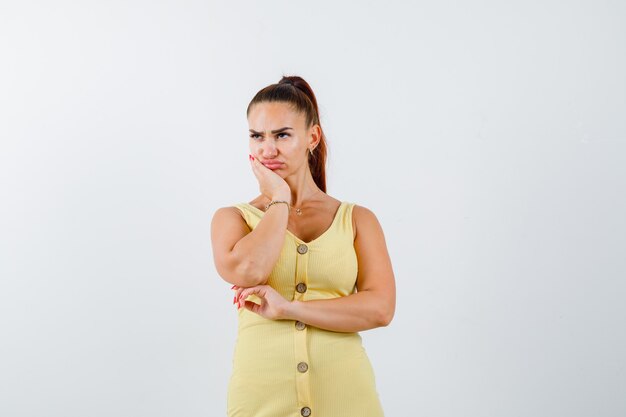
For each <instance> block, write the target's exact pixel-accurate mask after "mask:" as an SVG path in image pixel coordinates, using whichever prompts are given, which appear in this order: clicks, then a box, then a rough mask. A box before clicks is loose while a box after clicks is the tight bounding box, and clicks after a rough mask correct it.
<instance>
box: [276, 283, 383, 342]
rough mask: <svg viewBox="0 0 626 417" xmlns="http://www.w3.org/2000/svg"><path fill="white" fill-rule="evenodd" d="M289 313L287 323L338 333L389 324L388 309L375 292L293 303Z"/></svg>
mask: <svg viewBox="0 0 626 417" xmlns="http://www.w3.org/2000/svg"><path fill="white" fill-rule="evenodd" d="M285 309H286V311H284V314H283V316H284V318H285V319H288V320H299V321H301V322H303V323H306V324H309V325H311V326H315V327H319V328H321V329H325V330H331V331H335V332H358V331H362V330H368V329H373V328H376V327H382V326H386V325H387V324H389V318H388V314H386V311H388V309H386V308H385V306H384V304H383V303H382V302H381V299H380V297H379V296H378V294H377V293H376V292H375V291H359V292H356V293H354V294H350V295H347V296H344V297H338V298H330V299H324V300H308V301H299V300H293V301H291V302H290V303H289V304H288V305H287V307H286V308H285Z"/></svg>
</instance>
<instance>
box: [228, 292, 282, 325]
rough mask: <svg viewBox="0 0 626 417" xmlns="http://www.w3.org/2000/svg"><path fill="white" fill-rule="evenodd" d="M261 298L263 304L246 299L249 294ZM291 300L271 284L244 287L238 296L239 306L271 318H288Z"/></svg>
mask: <svg viewBox="0 0 626 417" xmlns="http://www.w3.org/2000/svg"><path fill="white" fill-rule="evenodd" d="M252 294H254V295H256V296H257V297H259V298H261V304H257V303H254V302H252V301H246V298H247V297H248V296H249V295H252ZM289 305H290V302H289V301H288V300H286V299H285V298H284V297H283V296H282V295H280V294H279V293H278V292H277V291H276V290H275V289H274V288H272V287H271V286H269V285H257V286H254V287H249V288H245V289H243V290H242V291H241V292H239V295H238V298H237V306H238V308H241V307H243V308H245V309H246V310H250V311H252V312H253V313H256V314H258V315H260V316H261V317H265V318H266V319H270V320H281V319H286V318H287V316H286V313H287V311H288V308H289Z"/></svg>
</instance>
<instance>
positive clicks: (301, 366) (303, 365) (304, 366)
mask: <svg viewBox="0 0 626 417" xmlns="http://www.w3.org/2000/svg"><path fill="white" fill-rule="evenodd" d="M307 369H309V365H307V364H306V362H300V363H299V364H298V372H302V373H304V372H306V371H307Z"/></svg>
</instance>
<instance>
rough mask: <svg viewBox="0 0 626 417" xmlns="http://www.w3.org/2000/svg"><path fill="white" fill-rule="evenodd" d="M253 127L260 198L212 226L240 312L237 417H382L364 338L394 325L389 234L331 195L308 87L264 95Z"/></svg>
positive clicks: (292, 82)
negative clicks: (327, 191) (387, 244)
mask: <svg viewBox="0 0 626 417" xmlns="http://www.w3.org/2000/svg"><path fill="white" fill-rule="evenodd" d="M247 118H248V123H249V128H250V141H249V144H250V155H249V158H250V164H251V168H252V172H253V173H254V175H255V177H256V179H257V180H258V183H259V189H260V192H261V194H260V195H258V196H257V197H256V198H254V199H253V200H252V201H250V202H249V203H238V204H235V205H234V206H231V207H222V208H219V209H218V210H217V211H216V212H215V214H214V215H213V219H212V222H211V239H212V243H213V257H214V261H215V266H216V269H217V271H218V273H219V274H220V276H221V277H222V278H223V279H224V280H225V281H227V282H229V283H231V284H234V285H233V286H232V289H233V290H234V291H235V295H234V298H233V303H234V304H235V305H236V307H237V309H238V323H239V325H238V336H237V341H236V345H235V350H234V358H233V369H232V374H231V378H230V381H229V384H228V396H227V410H228V416H229V417H293V416H304V417H307V416H313V417H316V416H319V417H344V416H358V417H380V416H383V409H382V406H381V402H380V400H379V396H378V392H377V390H376V383H375V377H374V372H373V370H372V367H371V364H370V361H369V359H368V356H367V354H366V352H365V350H364V348H363V346H362V343H361V336H360V335H359V333H358V332H359V331H363V330H368V329H373V328H376V327H381V326H387V325H388V324H389V323H390V321H391V319H392V318H393V316H394V311H395V279H394V275H393V270H392V266H391V260H390V258H389V254H388V252H387V247H386V243H385V238H384V235H383V231H382V228H381V226H380V224H379V222H378V220H377V218H376V216H375V215H374V213H372V211H370V210H369V209H367V208H365V207H362V206H359V205H357V204H355V203H352V202H348V201H343V200H338V199H336V198H333V197H331V196H330V195H328V194H327V193H326V176H325V162H326V151H327V148H326V139H325V136H324V133H323V131H322V128H321V125H320V119H319V114H318V106H317V101H316V98H315V95H314V94H313V91H312V90H311V87H310V86H309V84H308V83H307V82H306V81H304V80H303V79H302V78H300V77H297V76H293V77H283V78H282V79H281V80H280V81H279V82H278V83H277V84H272V85H270V86H268V87H265V88H263V89H262V90H260V91H259V92H258V93H257V94H256V95H255V97H254V98H253V99H252V101H251V102H250V104H249V105H248V109H247Z"/></svg>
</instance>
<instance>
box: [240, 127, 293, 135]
mask: <svg viewBox="0 0 626 417" xmlns="http://www.w3.org/2000/svg"><path fill="white" fill-rule="evenodd" d="M289 129H291V130H293V128H291V127H281V128H280V129H276V130H272V132H271V133H280V132H283V131H285V130H289ZM249 130H250V132H251V133H256V134H257V135H262V134H263V132H257V131H256V130H254V129H249Z"/></svg>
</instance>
